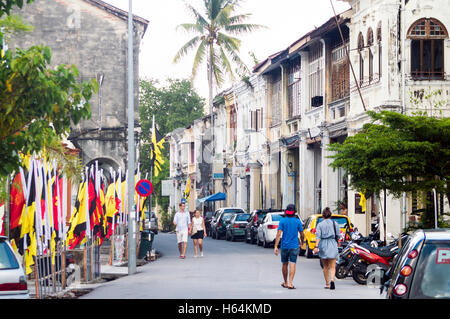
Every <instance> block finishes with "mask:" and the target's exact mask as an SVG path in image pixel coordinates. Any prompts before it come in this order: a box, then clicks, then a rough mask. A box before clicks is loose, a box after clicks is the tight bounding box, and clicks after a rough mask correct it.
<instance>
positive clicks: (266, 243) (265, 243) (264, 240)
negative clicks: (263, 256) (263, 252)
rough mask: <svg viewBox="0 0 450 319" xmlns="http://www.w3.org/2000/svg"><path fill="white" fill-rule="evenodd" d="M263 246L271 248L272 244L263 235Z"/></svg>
mask: <svg viewBox="0 0 450 319" xmlns="http://www.w3.org/2000/svg"><path fill="white" fill-rule="evenodd" d="M263 246H264V248H269V246H270V244H269V243H268V242H267V241H266V237H265V236H263Z"/></svg>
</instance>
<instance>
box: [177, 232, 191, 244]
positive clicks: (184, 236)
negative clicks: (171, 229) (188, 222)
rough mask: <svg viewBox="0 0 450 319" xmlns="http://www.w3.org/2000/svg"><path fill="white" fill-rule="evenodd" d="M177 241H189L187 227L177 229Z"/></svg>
mask: <svg viewBox="0 0 450 319" xmlns="http://www.w3.org/2000/svg"><path fill="white" fill-rule="evenodd" d="M177 241H178V243H181V242H185V243H187V241H188V231H187V229H186V230H181V231H177Z"/></svg>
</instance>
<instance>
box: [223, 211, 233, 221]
mask: <svg viewBox="0 0 450 319" xmlns="http://www.w3.org/2000/svg"><path fill="white" fill-rule="evenodd" d="M233 215H234V214H233V213H223V215H222V219H223V220H227V221H228V220H230V219H231V217H233Z"/></svg>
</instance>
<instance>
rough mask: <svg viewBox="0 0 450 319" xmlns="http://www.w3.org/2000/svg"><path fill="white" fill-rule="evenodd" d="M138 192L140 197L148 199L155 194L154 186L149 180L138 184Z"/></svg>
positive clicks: (142, 180) (143, 180)
mask: <svg viewBox="0 0 450 319" xmlns="http://www.w3.org/2000/svg"><path fill="white" fill-rule="evenodd" d="M136 192H137V193H138V194H139V196H142V197H148V196H150V194H151V193H152V192H153V185H152V183H151V182H150V181H149V180H147V179H141V180H140V181H139V182H137V184H136Z"/></svg>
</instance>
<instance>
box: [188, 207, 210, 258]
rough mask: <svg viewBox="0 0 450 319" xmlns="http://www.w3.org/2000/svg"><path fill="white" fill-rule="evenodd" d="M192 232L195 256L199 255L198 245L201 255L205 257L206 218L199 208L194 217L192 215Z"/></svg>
mask: <svg viewBox="0 0 450 319" xmlns="http://www.w3.org/2000/svg"><path fill="white" fill-rule="evenodd" d="M190 227H191V229H190V233H191V234H192V236H191V238H192V240H193V241H194V250H195V256H194V257H197V255H198V247H200V257H203V238H205V237H206V232H205V229H206V227H205V220H204V219H203V217H202V216H200V211H199V210H198V209H196V210H195V212H194V217H192V222H191V226H190Z"/></svg>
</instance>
